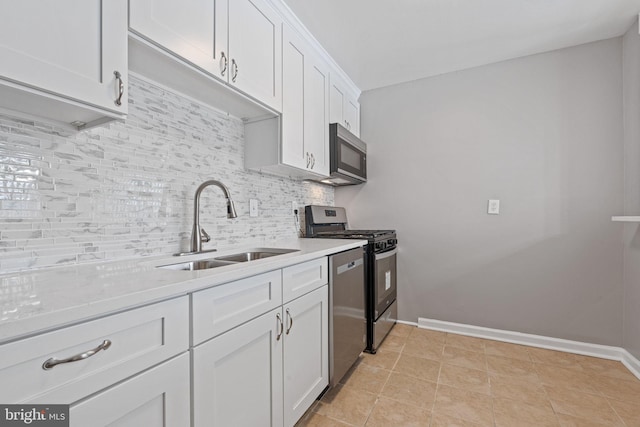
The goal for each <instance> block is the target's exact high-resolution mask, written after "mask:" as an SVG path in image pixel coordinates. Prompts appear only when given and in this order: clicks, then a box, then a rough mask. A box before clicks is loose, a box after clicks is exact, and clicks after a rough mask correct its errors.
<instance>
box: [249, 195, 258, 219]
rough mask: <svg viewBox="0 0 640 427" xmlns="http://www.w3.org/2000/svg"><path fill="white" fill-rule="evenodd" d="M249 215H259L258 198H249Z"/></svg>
mask: <svg viewBox="0 0 640 427" xmlns="http://www.w3.org/2000/svg"><path fill="white" fill-rule="evenodd" d="M249 216H252V217H256V216H258V199H249Z"/></svg>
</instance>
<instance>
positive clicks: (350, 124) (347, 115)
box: [344, 98, 360, 137]
mask: <svg viewBox="0 0 640 427" xmlns="http://www.w3.org/2000/svg"><path fill="white" fill-rule="evenodd" d="M344 122H345V125H344V126H345V127H346V128H347V129H348V130H349V131H350V132H351V133H352V134H354V135H355V136H357V137H359V136H360V105H359V104H358V102H357V101H355V100H354V99H351V98H345V104H344Z"/></svg>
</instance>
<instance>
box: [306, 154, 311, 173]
mask: <svg viewBox="0 0 640 427" xmlns="http://www.w3.org/2000/svg"><path fill="white" fill-rule="evenodd" d="M306 156H307V169H308V168H309V163H310V162H311V157H309V153H308V152H307V153H306Z"/></svg>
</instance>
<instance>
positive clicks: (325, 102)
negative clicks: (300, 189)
mask: <svg viewBox="0 0 640 427" xmlns="http://www.w3.org/2000/svg"><path fill="white" fill-rule="evenodd" d="M282 27H283V29H282V115H281V117H277V118H273V119H269V120H262V121H258V122H253V123H246V124H245V140H246V145H245V166H246V167H247V168H250V169H257V170H260V171H263V172H269V173H274V174H277V175H284V176H291V177H296V178H311V179H318V178H320V179H322V178H323V177H326V176H328V175H329V68H328V66H327V65H326V64H325V63H324V62H323V61H322V60H321V59H320V58H319V56H318V55H317V54H316V52H315V51H314V50H313V49H312V48H311V46H310V45H309V44H308V43H307V42H306V41H305V40H304V39H303V38H302V37H301V36H300V35H298V34H297V33H296V32H295V31H294V30H293V29H291V28H290V27H289V26H288V25H287V24H283V25H282Z"/></svg>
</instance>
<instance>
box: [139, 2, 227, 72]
mask: <svg viewBox="0 0 640 427" xmlns="http://www.w3.org/2000/svg"><path fill="white" fill-rule="evenodd" d="M228 1H229V0H182V1H180V2H176V1H171V0H129V26H130V27H131V29H132V30H133V31H134V32H136V33H138V34H140V35H142V36H144V37H145V38H147V39H149V40H151V41H152V42H154V43H156V44H158V45H160V46H162V47H163V48H165V49H168V50H169V51H171V52H173V53H174V54H175V55H177V56H180V57H182V58H183V59H185V60H187V61H189V62H191V63H192V64H194V65H195V66H197V67H199V68H201V69H203V70H205V71H207V72H209V73H211V74H213V75H214V76H216V77H220V78H222V79H223V80H226V77H227V76H228V55H227V53H228V52H227V23H228V21H227V7H228Z"/></svg>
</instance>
